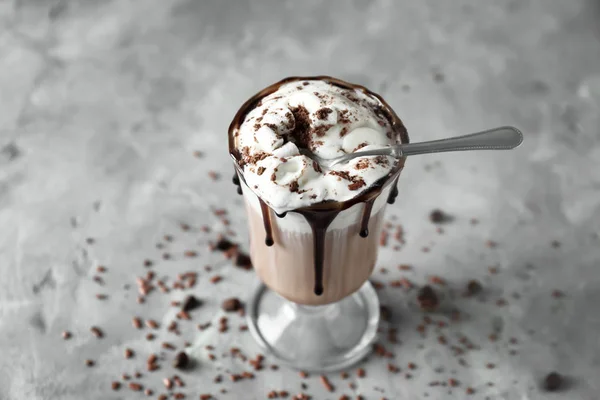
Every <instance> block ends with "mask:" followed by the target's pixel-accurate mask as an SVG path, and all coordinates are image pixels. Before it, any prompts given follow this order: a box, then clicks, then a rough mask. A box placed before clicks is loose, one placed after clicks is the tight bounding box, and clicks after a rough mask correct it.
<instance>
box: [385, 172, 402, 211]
mask: <svg viewBox="0 0 600 400" xmlns="http://www.w3.org/2000/svg"><path fill="white" fill-rule="evenodd" d="M398 178H400V175H398V176H397V177H396V179H395V180H394V183H392V189H391V190H390V195H389V196H388V199H387V202H388V204H394V203H395V202H396V197H398Z"/></svg>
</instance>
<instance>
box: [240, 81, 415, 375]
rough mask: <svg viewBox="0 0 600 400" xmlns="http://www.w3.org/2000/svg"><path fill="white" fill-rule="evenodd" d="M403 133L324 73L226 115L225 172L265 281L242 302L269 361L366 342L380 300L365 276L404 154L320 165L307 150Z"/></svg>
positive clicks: (303, 358)
mask: <svg viewBox="0 0 600 400" xmlns="http://www.w3.org/2000/svg"><path fill="white" fill-rule="evenodd" d="M407 142H408V135H407V133H406V129H405V128H404V125H403V124H402V122H401V121H400V119H399V118H398V117H397V116H396V114H395V113H394V112H393V111H392V109H391V108H390V107H389V106H388V105H387V104H386V103H385V101H383V99H381V98H380V97H379V96H377V95H376V94H374V93H372V92H370V91H369V90H367V89H366V88H364V87H362V86H357V85H352V84H349V83H346V82H343V81H340V80H338V79H334V78H330V77H325V76H318V77H307V78H302V77H296V78H288V79H285V80H283V81H281V82H279V83H277V84H275V85H272V86H270V87H268V88H266V89H264V90H263V91H261V92H260V93H258V94H257V95H255V96H254V97H252V98H251V99H250V100H248V101H247V102H246V103H245V104H244V105H242V107H241V109H240V110H239V111H238V113H237V115H236V116H235V118H234V120H233V122H232V123H231V125H230V127H229V151H230V154H231V156H232V157H233V159H234V163H235V168H236V175H235V177H234V182H235V183H236V184H237V185H239V188H238V192H239V193H240V194H243V195H244V203H245V207H246V210H247V214H248V221H249V227H250V255H251V258H252V263H253V265H254V268H255V270H256V272H257V274H258V276H259V278H260V279H261V281H262V282H263V283H264V285H261V286H259V288H258V289H257V290H256V291H255V293H254V295H253V297H252V299H250V301H249V302H248V308H247V310H248V314H247V315H248V320H249V328H250V331H251V332H252V334H253V335H254V337H255V338H256V339H257V341H258V342H259V344H261V345H262V346H263V347H264V348H265V349H266V350H268V351H269V352H271V354H272V355H273V356H275V357H277V358H279V360H280V362H283V363H287V364H290V365H292V366H295V367H297V368H302V369H306V370H319V371H326V370H334V369H338V368H343V367H345V366H349V365H351V364H352V363H354V362H356V361H358V360H359V359H360V358H362V357H363V356H364V355H366V354H367V353H368V352H369V350H370V347H371V346H370V345H371V343H372V341H373V340H374V339H375V335H376V331H377V323H378V320H379V302H378V300H377V295H376V294H375V291H374V290H373V288H372V286H371V285H370V284H369V283H368V278H369V275H370V274H371V272H372V271H373V268H374V266H375V262H376V259H377V249H378V244H379V235H380V231H381V228H382V225H383V215H384V211H385V207H386V204H387V203H393V201H394V199H395V197H396V195H397V194H398V190H397V187H396V184H397V180H398V177H399V175H400V171H401V170H402V167H403V166H404V161H405V159H404V158H400V159H395V158H391V157H386V156H371V157H358V158H355V159H353V160H351V161H349V162H346V163H340V164H338V165H335V166H334V167H332V168H329V169H328V168H325V167H324V166H322V165H319V163H318V162H316V161H314V160H313V159H312V158H311V156H312V155H316V156H319V157H322V158H325V159H327V158H334V157H337V156H340V155H343V154H347V153H352V152H359V151H361V150H363V151H366V150H371V149H377V148H381V147H382V146H389V145H390V144H395V143H407ZM265 285H266V286H265Z"/></svg>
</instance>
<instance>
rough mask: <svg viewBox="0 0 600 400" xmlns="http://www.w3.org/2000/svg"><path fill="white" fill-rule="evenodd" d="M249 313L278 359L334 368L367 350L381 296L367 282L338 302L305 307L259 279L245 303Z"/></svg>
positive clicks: (255, 331)
mask: <svg viewBox="0 0 600 400" xmlns="http://www.w3.org/2000/svg"><path fill="white" fill-rule="evenodd" d="M247 318H248V326H249V329H250V332H251V333H252V335H253V336H254V338H255V339H256V341H257V342H258V343H259V345H260V346H261V347H262V348H263V350H265V351H266V352H268V353H270V354H271V355H272V356H273V357H275V358H276V359H277V360H278V361H279V362H280V363H282V364H286V365H288V366H291V367H293V368H296V369H300V370H305V371H312V372H325V371H335V370H339V369H343V368H347V367H349V366H351V365H352V364H354V363H356V362H358V361H360V360H361V359H362V358H363V357H365V356H366V355H367V354H368V353H369V352H370V351H371V349H372V346H371V344H372V343H373V341H374V340H375V338H376V336H377V326H378V323H379V299H378V298H377V294H376V293H375V289H373V286H372V285H371V284H370V283H369V282H368V281H367V282H366V283H365V284H364V285H363V286H362V287H361V288H360V289H359V290H358V291H357V292H355V293H353V294H351V295H350V296H348V297H346V298H344V299H342V300H340V301H338V302H337V303H332V304H327V305H324V306H304V305H300V304H296V303H293V302H291V301H289V300H286V299H284V298H283V297H281V296H279V295H278V294H276V293H275V292H273V291H272V290H270V289H269V288H267V287H266V286H265V285H264V284H262V283H261V284H260V285H259V286H258V287H257V288H256V289H255V291H254V293H253V294H252V297H251V299H250V301H249V302H248V306H247Z"/></svg>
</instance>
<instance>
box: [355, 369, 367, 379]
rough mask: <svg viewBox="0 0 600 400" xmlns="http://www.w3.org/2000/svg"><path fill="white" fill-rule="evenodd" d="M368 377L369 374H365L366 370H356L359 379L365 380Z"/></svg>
mask: <svg viewBox="0 0 600 400" xmlns="http://www.w3.org/2000/svg"><path fill="white" fill-rule="evenodd" d="M366 375H367V373H366V372H365V370H364V368H359V369H357V370H356V376H358V377H359V378H364V377H365V376H366Z"/></svg>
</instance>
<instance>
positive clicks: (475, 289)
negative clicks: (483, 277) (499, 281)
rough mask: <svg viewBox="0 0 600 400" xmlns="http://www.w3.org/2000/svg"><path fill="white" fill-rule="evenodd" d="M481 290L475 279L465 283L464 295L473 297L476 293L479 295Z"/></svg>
mask: <svg viewBox="0 0 600 400" xmlns="http://www.w3.org/2000/svg"><path fill="white" fill-rule="evenodd" d="M482 290H483V287H482V286H481V283H479V282H478V281H476V280H475V279H471V280H470V281H469V282H468V283H467V291H466V294H467V295H468V296H474V295H476V294H478V293H481V291H482Z"/></svg>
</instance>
